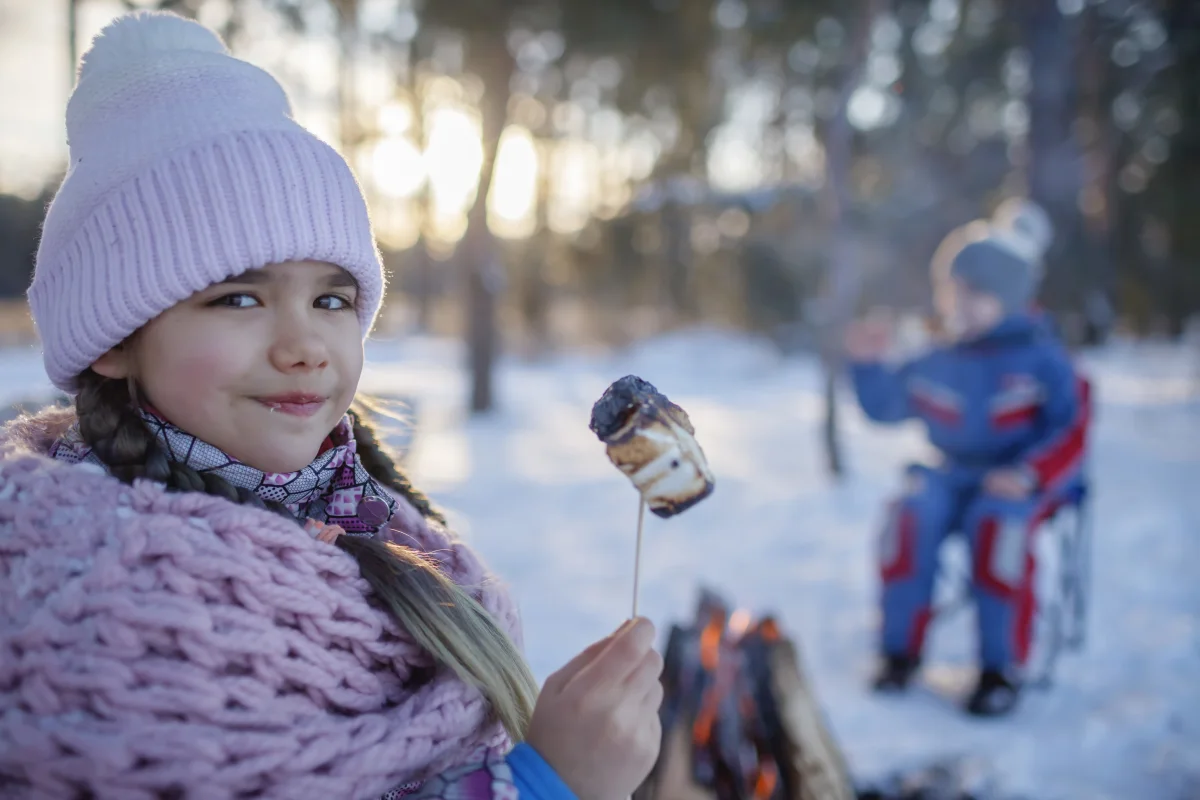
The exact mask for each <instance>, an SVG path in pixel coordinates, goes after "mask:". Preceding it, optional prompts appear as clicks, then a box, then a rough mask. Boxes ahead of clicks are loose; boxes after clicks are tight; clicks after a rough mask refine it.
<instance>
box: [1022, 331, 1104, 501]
mask: <svg viewBox="0 0 1200 800" xmlns="http://www.w3.org/2000/svg"><path fill="white" fill-rule="evenodd" d="M1039 373H1040V378H1041V382H1042V386H1043V387H1044V390H1045V397H1044V398H1043V399H1042V407H1041V411H1040V414H1041V426H1040V435H1039V436H1038V437H1037V440H1036V441H1034V442H1033V444H1032V445H1031V446H1030V447H1029V448H1028V449H1027V450H1026V451H1025V452H1024V453H1023V454H1022V456H1021V458H1020V461H1019V466H1020V467H1021V468H1022V469H1024V470H1026V471H1027V472H1028V473H1029V474H1030V476H1031V477H1032V478H1033V479H1034V482H1035V483H1036V485H1037V488H1038V489H1039V490H1044V489H1047V488H1051V487H1054V486H1056V485H1058V484H1059V483H1061V482H1062V481H1063V479H1065V478H1067V477H1069V476H1070V475H1072V474H1074V473H1075V470H1076V468H1077V467H1078V465H1079V462H1080V460H1081V459H1082V457H1083V446H1084V437H1085V434H1086V431H1087V423H1088V413H1087V412H1088V409H1087V404H1086V402H1085V401H1084V398H1083V396H1082V392H1081V382H1080V380H1079V377H1078V376H1077V375H1076V373H1075V368H1074V366H1073V365H1072V364H1071V359H1070V357H1069V356H1068V355H1067V353H1066V351H1065V350H1063V348H1062V346H1061V345H1059V344H1058V343H1057V342H1051V343H1047V346H1046V350H1045V353H1044V357H1043V359H1042V361H1041V364H1040V365H1039Z"/></svg>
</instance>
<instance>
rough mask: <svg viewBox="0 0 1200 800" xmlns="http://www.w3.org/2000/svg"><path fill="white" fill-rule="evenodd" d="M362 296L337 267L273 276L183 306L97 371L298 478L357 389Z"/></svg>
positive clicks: (246, 277)
mask: <svg viewBox="0 0 1200 800" xmlns="http://www.w3.org/2000/svg"><path fill="white" fill-rule="evenodd" d="M357 294H358V288H357V286H356V285H355V282H354V279H353V278H351V277H350V275H349V274H348V273H347V272H346V271H345V270H342V269H340V268H339V267H335V266H332V265H330V264H325V263H319V262H314V261H300V262H290V263H286V264H273V265H270V266H267V267H264V268H263V269H258V270H252V271H250V272H247V273H244V274H242V275H239V276H237V277H235V278H231V279H229V280H227V281H225V282H223V283H219V284H214V285H212V286H210V287H208V288H207V289H205V290H203V291H201V292H198V293H196V294H195V295H193V296H192V297H190V298H188V299H187V300H184V301H183V302H181V303H179V304H177V305H175V306H174V307H172V308H171V309H169V310H167V311H166V312H164V313H162V314H160V315H159V316H158V317H156V318H154V319H153V320H151V321H150V322H149V323H147V324H146V325H145V326H144V327H143V328H142V329H141V330H139V331H138V332H137V334H135V335H134V336H133V337H132V338H131V339H130V340H129V341H128V342H126V344H125V345H123V346H122V347H120V348H117V349H114V350H112V351H110V352H109V353H107V354H105V355H104V356H102V357H101V358H100V359H99V360H98V361H97V362H96V363H95V364H94V365H93V367H92V368H93V369H94V370H95V371H96V372H99V373H100V374H101V375H105V376H106V377H110V378H127V377H132V378H134V379H135V380H136V381H137V384H138V387H139V390H140V392H141V395H142V399H143V400H144V401H146V402H148V403H149V404H150V405H152V406H153V407H154V408H155V409H156V410H157V411H158V412H159V413H161V414H162V415H163V416H164V417H165V418H166V419H168V420H170V421H171V422H172V423H173V424H175V425H177V426H179V427H180V428H182V429H183V430H185V431H187V432H188V433H190V434H192V435H193V436H196V437H198V438H199V439H201V440H202V441H205V442H207V443H209V444H211V445H213V446H215V447H217V448H219V449H221V450H222V451H224V452H225V453H226V454H228V455H230V456H232V457H233V458H236V459H237V460H238V461H241V462H243V463H245V464H249V465H250V466H252V467H255V468H257V469H260V470H263V471H264V472H294V471H296V470H299V469H301V468H302V467H304V466H306V465H308V464H309V463H311V462H312V460H313V459H314V458H315V457H316V456H317V453H318V451H319V450H320V447H321V444H322V442H323V441H324V440H325V437H326V436H328V435H329V432H330V431H331V430H332V429H333V427H334V426H335V425H336V424H337V422H338V420H340V419H341V417H342V415H343V414H345V413H346V409H348V408H349V407H350V402H351V400H353V398H354V393H355V391H356V390H357V388H358V380H359V377H360V376H361V374H362V367H363V346H362V333H361V329H360V327H359V322H358V317H357V315H356V314H355V310H354V302H355V299H356V296H357Z"/></svg>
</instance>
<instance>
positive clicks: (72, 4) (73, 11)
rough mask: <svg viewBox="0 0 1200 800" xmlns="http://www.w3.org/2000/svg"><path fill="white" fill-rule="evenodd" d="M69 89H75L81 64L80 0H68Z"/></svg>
mask: <svg viewBox="0 0 1200 800" xmlns="http://www.w3.org/2000/svg"><path fill="white" fill-rule="evenodd" d="M67 58H69V59H70V60H71V63H70V64H69V69H68V70H67V91H69V92H71V91H74V90H75V69H76V67H77V66H78V65H79V0H67Z"/></svg>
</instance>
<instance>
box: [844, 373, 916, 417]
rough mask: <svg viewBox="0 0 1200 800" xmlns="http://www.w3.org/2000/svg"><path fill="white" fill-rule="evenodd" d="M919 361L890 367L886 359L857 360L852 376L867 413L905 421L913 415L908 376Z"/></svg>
mask: <svg viewBox="0 0 1200 800" xmlns="http://www.w3.org/2000/svg"><path fill="white" fill-rule="evenodd" d="M917 363H919V362H912V361H910V362H908V363H905V364H902V365H900V366H899V367H889V366H888V365H887V364H884V363H883V362H882V361H853V362H851V364H850V378H851V380H852V381H853V383H854V393H855V395H857V396H858V404H859V405H860V406H862V410H863V413H864V414H866V415H867V416H868V417H870V418H871V419H873V420H875V421H876V422H902V421H904V420H906V419H908V418H909V417H911V416H913V409H912V404H911V403H910V402H909V399H908V378H909V376H910V374H911V373H912V372H913V369H914V367H915V365H916V364H917Z"/></svg>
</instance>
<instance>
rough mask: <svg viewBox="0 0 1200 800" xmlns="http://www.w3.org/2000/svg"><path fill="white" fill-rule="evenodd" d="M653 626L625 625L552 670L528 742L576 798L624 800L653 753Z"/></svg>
mask: <svg viewBox="0 0 1200 800" xmlns="http://www.w3.org/2000/svg"><path fill="white" fill-rule="evenodd" d="M654 635H655V632H654V625H652V624H651V623H650V621H649V620H646V619H636V620H631V621H630V622H627V623H626V624H625V625H624V626H622V627H621V628H620V629H619V630H617V631H616V632H615V633H613V634H612V635H611V636H608V637H606V638H605V639H602V640H600V641H599V642H596V643H595V644H593V645H591V646H590V647H588V648H587V649H586V650H584V651H583V652H582V653H580V654H579V655H578V656H576V657H575V658H574V659H572V660H571V662H570V663H569V664H567V665H566V666H565V667H563V668H562V669H560V670H559V671H558V672H556V673H554V674H553V675H551V676H550V677H549V678H548V679H547V680H546V685H545V687H544V688H543V689H542V693H541V695H540V696H539V697H538V701H537V706H536V707H535V708H534V710H533V720H532V722H531V723H530V726H529V737H528V742H529V744H530V746H532V747H533V748H534V749H535V750H537V751H538V753H539V754H541V756H542V758H544V759H545V760H546V762H547V763H548V764H549V765H550V766H551V767H553V768H554V770H555V772H557V773H558V775H559V777H560V778H562V779H563V782H565V783H566V784H567V786H569V787H570V788H571V790H572V791H573V792H575V794H576V796H577V797H579V798H580V800H624V798H628V797H629V796H630V795H631V794H633V791H634V789H636V788H638V787H639V786H641V784H642V782H643V781H644V780H645V779H646V776H647V775H649V774H650V770H651V769H652V768H653V766H654V762H655V760H657V758H658V751H659V747H660V746H661V742H662V726H661V723H660V721H659V718H658V708H659V706H660V705H661V704H662V699H663V689H662V684H661V683H660V682H659V676H660V675H661V674H662V669H663V661H662V656H660V655H659V654H658V652H657V651H656V650H655V649H654Z"/></svg>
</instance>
